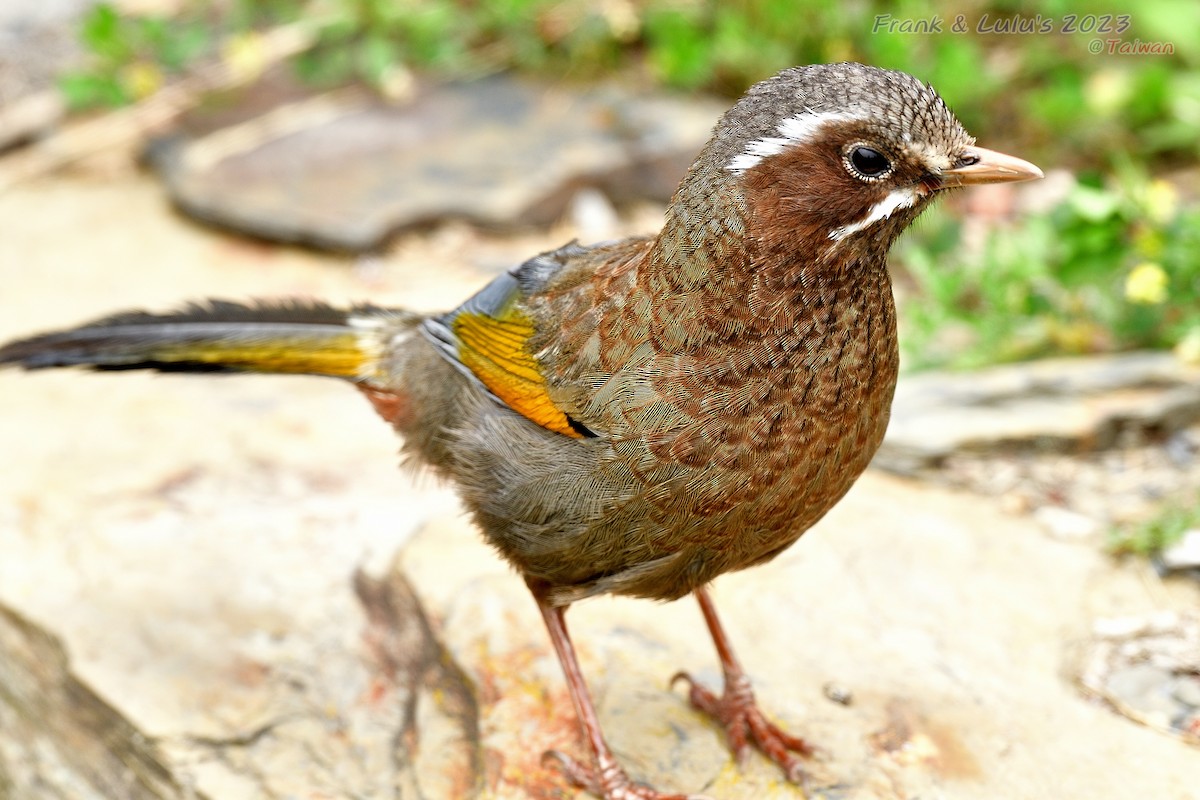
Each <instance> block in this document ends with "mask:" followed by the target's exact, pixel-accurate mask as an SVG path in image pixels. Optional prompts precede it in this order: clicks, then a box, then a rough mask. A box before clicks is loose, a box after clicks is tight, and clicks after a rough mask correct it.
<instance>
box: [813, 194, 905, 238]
mask: <svg viewBox="0 0 1200 800" xmlns="http://www.w3.org/2000/svg"><path fill="white" fill-rule="evenodd" d="M916 202H917V189H916V187H915V186H905V187H902V188H900V189H895V190H893V191H891V192H889V193H888V195H887V197H885V198H883V199H882V200H880V201H879V202H878V203H876V204H875V205H874V206H872V207H871V211H870V212H869V213H868V214H867V215H866V216H865V217H863V218H862V219H860V220H859V221H858V222H854V223H851V224H849V225H843V226H842V227H840V228H834V229H833V230H832V231H830V232H829V238H830V239H833V240H834V241H835V242H837V241H841V240H842V239H845V238H846V237H847V236H849V235H850V234H852V233H858V232H859V231H861V230H863V229H864V228H868V227H870V226H871V225H874V224H875V223H876V222H879V221H880V220H885V219H887V218H888V217H890V216H891V215H892V214H894V213H895V212H896V211H899V210H900V209H902V208H911V207H912V206H913V204H914V203H916Z"/></svg>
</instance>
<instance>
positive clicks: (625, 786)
mask: <svg viewBox="0 0 1200 800" xmlns="http://www.w3.org/2000/svg"><path fill="white" fill-rule="evenodd" d="M551 761H553V762H556V763H557V766H558V768H559V769H561V770H562V773H563V777H565V778H566V779H567V782H568V783H570V784H571V785H572V786H574V787H575V788H577V789H583V790H584V791H587V792H591V793H592V794H594V795H596V796H597V797H602V798H604V800H710V799H709V798H707V797H705V796H704V795H699V794H663V793H662V792H659V791H656V790H654V789H652V788H650V787H649V786H645V785H643V784H640V783H634V782H633V781H632V780H631V779H630V778H629V776H628V775H626V774H625V770H623V769H621V767H620V766H619V765H618V764H616V763H615V762H614V763H611V764H607V765H603V766H601V767H600V768H598V769H593V768H591V767H588V766H585V765H584V764H581V763H580V762H579V761H578V760H577V759H574V758H572V757H571V756H569V755H567V754H566V753H563V752H560V751H558V750H547V751H546V752H545V753H542V765H543V766H549V765H550V762H551Z"/></svg>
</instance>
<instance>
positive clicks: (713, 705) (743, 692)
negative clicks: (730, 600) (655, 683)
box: [671, 586, 816, 783]
mask: <svg viewBox="0 0 1200 800" xmlns="http://www.w3.org/2000/svg"><path fill="white" fill-rule="evenodd" d="M696 599H697V600H698V601H700V611H701V612H702V613H703V614H704V622H705V623H706V624H707V625H708V630H709V633H711V634H712V638H713V644H715V645H716V647H717V656H718V657H719V658H720V659H721V670H722V671H723V672H724V673H725V691H724V692H723V693H722V695H721V696H720V697H717V696H716V695H715V694H713V693H712V692H711V691H709V690H708V689H706V688H705V687H703V686H701V685H700V684H698V683H696V681H694V680H693V679H692V677H691V676H690V675H688V674H687V673H685V672H681V673H679V674H677V675H676V676H675V677H674V678H672V679H671V682H672V683H674V682H675V681H678V680H683V681H686V682H687V684H688V687H689V691H688V699H689V700H690V701H691V704H692V705H693V706H694V707H696V708H697V709H699V710H700V711H703V712H704V713H706V714H708V715H709V716H711V717H712V718H713V719H715V720H716V721H717V722H719V723H720V724H721V726H722V727H724V728H725V733H726V735H727V736H728V738H729V749H730V750H732V751H733V755H734V757H735V758H736V759H737V760H738V761H739V762H741V761H743V760H744V759H745V757H746V754H747V753H748V752H749V749H750V743H751V742H753V744H754V745H755V746H757V747H758V749H759V750H762V751H763V753H765V754H766V755H767V757H769V758H770V759H771V760H772V761H774V762H775V763H776V764H778V765H779V766H781V767H782V768H783V770H784V772H785V773H786V774H787V777H788V780H790V781H792V782H793V783H803V782H804V779H805V773H804V767H803V765H802V764H801V762H800V759H799V758H797V757H796V756H797V755H800V756H805V757H807V756H811V755H813V754H814V753H815V752H816V751H815V750H814V749H813V747H812V746H811V745H809V744H808V743H807V742H805V741H804V740H803V739H801V738H799V737H797V736H792V735H791V734H789V733H787V732H786V731H782V730H780V729H779V728H778V727H777V726H776V725H774V724H773V723H771V722H769V721H768V720H767V718H766V717H765V716H764V715H763V713H762V711H761V710H759V707H758V703H757V701H755V699H754V690H753V689H751V688H750V679H749V678H747V677H746V672H745V670H743V669H742V665H741V664H739V663H738V660H737V656H735V655H734V654H733V649H732V648H731V647H730V645H729V637H727V636H726V635H725V629H724V628H722V627H721V621H720V620H719V619H718V618H717V609H716V606H714V605H713V601H712V598H711V597H710V596H709V594H708V589H706V588H705V587H703V586H701V587H700V588H698V589H696Z"/></svg>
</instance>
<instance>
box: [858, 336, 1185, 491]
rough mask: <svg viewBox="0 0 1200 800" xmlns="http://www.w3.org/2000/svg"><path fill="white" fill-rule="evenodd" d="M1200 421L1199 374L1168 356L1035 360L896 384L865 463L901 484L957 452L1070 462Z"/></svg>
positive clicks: (924, 376) (906, 378)
mask: <svg viewBox="0 0 1200 800" xmlns="http://www.w3.org/2000/svg"><path fill="white" fill-rule="evenodd" d="M1198 420H1200V368H1196V367H1190V366H1187V365H1185V364H1183V363H1182V362H1180V361H1179V360H1178V359H1176V358H1175V357H1174V356H1172V355H1171V354H1170V353H1159V352H1144V353H1120V354H1115V355H1102V356H1089V357H1082V358H1069V359H1044V360H1041V361H1034V362H1029V363H1024V364H1012V365H1005V366H999V367H992V368H989V369H982V370H977V371H973V372H970V373H923V374H917V375H907V376H904V377H902V378H901V380H900V385H899V386H898V387H897V389H896V400H895V404H894V405H893V407H892V421H891V425H890V426H889V428H888V433H887V439H886V440H885V441H884V443H883V447H882V448H880V451H879V454H878V455H877V456H876V457H875V461H874V462H873V463H874V465H875V466H877V467H881V468H883V469H886V470H888V471H891V472H896V473H899V474H902V475H915V474H919V473H921V472H922V471H923V470H929V469H934V468H937V467H938V466H939V465H940V464H941V463H942V462H943V461H944V460H945V459H946V458H947V457H948V456H950V455H952V454H955V453H963V452H974V453H981V452H989V453H1000V452H1003V453H1017V452H1028V453H1038V452H1064V453H1079V452H1086V451H1092V450H1102V449H1105V448H1108V447H1111V446H1113V445H1114V444H1116V443H1118V440H1119V438H1120V437H1121V436H1122V435H1124V434H1126V433H1133V434H1135V435H1136V434H1144V433H1152V434H1154V435H1162V434H1165V433H1170V432H1173V431H1176V430H1179V429H1181V428H1184V427H1186V426H1188V425H1191V424H1194V423H1195V422H1197V421H1198Z"/></svg>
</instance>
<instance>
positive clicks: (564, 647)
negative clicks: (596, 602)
mask: <svg viewBox="0 0 1200 800" xmlns="http://www.w3.org/2000/svg"><path fill="white" fill-rule="evenodd" d="M529 588H530V589H531V590H532V591H533V596H534V599H535V600H537V604H538V609H540V610H541V612H542V619H543V620H544V621H545V623H546V630H547V631H548V632H549V634H550V641H551V642H552V643H553V644H554V651H555V652H556V653H557V654H558V661H559V663H560V664H562V668H563V673H564V674H565V675H566V678H567V690H568V692H569V693H570V695H571V702H572V703H574V705H575V713H576V714H577V715H578V716H579V724H580V725H581V726H582V727H583V734H584V738H586V739H587V741H588V745H589V746H590V747H591V750H592V756H593V757H594V759H595V764H596V765H595V767H589V766H587V765H585V764H581V763H579V762H578V761H576V760H575V759H573V758H571V757H570V756H568V755H564V754H563V753H560V752H558V751H555V750H552V751H550V752H548V753H546V754H545V755H544V756H543V758H545V759H554V760H556V761H557V762H558V763H559V765H560V766H561V767H562V770H563V774H564V775H565V776H566V778H567V780H568V781H570V782H571V784H572V785H574V786H575V787H577V788H580V789H585V790H587V791H589V792H591V793H592V794H594V795H596V796H597V797H602V798H604V800H708V798H705V797H703V796H701V795H691V794H662V793H661V792H657V791H655V790H654V789H651V788H650V787H649V786H644V785H642V784H640V783H634V782H633V780H631V779H630V777H629V776H628V775H626V774H625V770H623V769H622V768H621V765H620V764H619V763H617V759H616V758H615V757H614V756H613V754H612V751H611V750H610V749H609V747H608V743H607V742H605V741H604V734H603V733H602V732H601V731H600V720H599V718H598V717H597V716H596V708H595V706H593V705H592V698H591V696H590V695H589V694H588V689H587V683H585V682H584V679H583V671H582V670H581V669H580V668H579V660H578V659H577V658H576V657H575V647H574V645H572V644H571V637H570V635H569V634H568V633H567V624H566V619H565V612H566V609H565V608H562V607H555V606H552V605H550V604H549V603H548V602H546V600H545V598H544V597H543V595H542V593H541V592H540V591H538V588H537V587H536V586H534V585H533V584H530V587H529Z"/></svg>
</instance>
